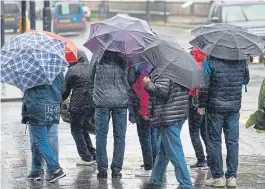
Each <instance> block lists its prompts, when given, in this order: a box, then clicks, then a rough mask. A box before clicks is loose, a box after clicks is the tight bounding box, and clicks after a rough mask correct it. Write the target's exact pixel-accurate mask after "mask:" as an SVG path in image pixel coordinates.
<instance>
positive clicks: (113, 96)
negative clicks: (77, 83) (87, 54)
mask: <svg viewBox="0 0 265 189" xmlns="http://www.w3.org/2000/svg"><path fill="white" fill-rule="evenodd" d="M123 70H124V69H123V62H122V59H121V58H120V57H119V56H118V55H117V54H116V53H114V52H110V51H106V52H105V53H104V55H103V57H102V59H101V61H100V62H99V63H96V64H95V67H94V70H93V77H94V92H93V100H94V102H95V104H96V107H103V108H105V107H106V108H126V107H127V103H128V92H127V89H128V87H127V84H126V81H125V73H124V71H123Z"/></svg>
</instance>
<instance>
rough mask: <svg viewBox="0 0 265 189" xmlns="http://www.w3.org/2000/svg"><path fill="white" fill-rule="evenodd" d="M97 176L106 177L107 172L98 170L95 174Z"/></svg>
mask: <svg viewBox="0 0 265 189" xmlns="http://www.w3.org/2000/svg"><path fill="white" fill-rule="evenodd" d="M97 178H100V179H107V178H108V173H107V171H99V172H98V174H97Z"/></svg>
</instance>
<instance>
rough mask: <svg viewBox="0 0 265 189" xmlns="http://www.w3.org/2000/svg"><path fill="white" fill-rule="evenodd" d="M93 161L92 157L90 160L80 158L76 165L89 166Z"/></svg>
mask: <svg viewBox="0 0 265 189" xmlns="http://www.w3.org/2000/svg"><path fill="white" fill-rule="evenodd" d="M93 163H94V161H93V159H92V160H88V161H87V160H86V159H83V158H82V159H81V161H79V162H77V163H76V165H77V166H89V165H92V164H93Z"/></svg>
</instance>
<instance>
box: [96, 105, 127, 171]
mask: <svg viewBox="0 0 265 189" xmlns="http://www.w3.org/2000/svg"><path fill="white" fill-rule="evenodd" d="M110 115H111V116H112V122H113V136H114V151H113V159H112V164H111V170H112V171H121V170H122V166H123V159H124V152H125V135H126V128H127V108H96V113H95V123H96V152H97V164H98V171H106V170H107V169H108V157H107V149H106V148H107V136H108V131H109V121H110Z"/></svg>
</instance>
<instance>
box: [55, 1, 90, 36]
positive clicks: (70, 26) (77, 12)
mask: <svg viewBox="0 0 265 189" xmlns="http://www.w3.org/2000/svg"><path fill="white" fill-rule="evenodd" d="M53 15H54V17H53V32H54V33H63V32H79V31H83V30H85V29H86V18H85V13H84V10H83V7H82V4H81V3H80V2H58V3H56V5H55V8H54V13H53Z"/></svg>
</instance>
